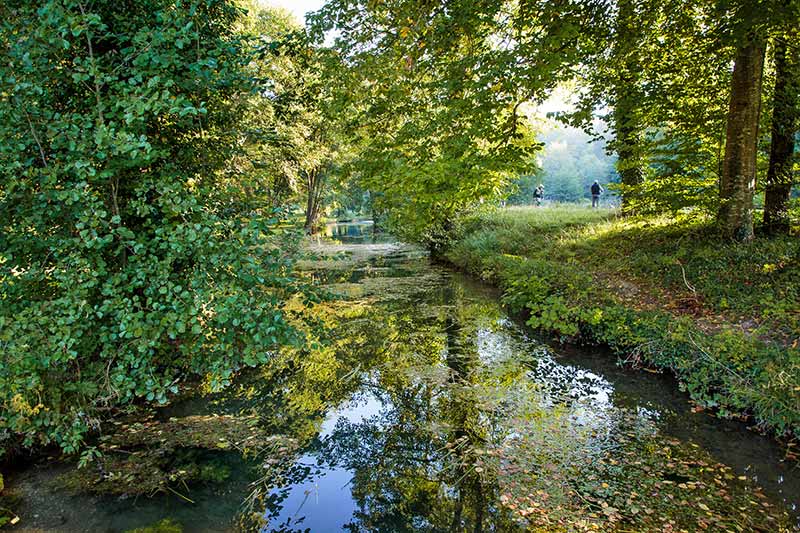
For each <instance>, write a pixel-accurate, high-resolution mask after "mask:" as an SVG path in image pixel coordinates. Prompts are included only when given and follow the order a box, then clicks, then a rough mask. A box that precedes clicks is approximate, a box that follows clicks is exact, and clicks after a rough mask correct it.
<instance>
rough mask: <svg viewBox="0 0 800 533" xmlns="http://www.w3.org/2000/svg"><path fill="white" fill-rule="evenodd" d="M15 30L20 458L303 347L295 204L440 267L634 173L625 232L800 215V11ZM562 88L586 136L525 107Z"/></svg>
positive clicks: (6, 329)
mask: <svg viewBox="0 0 800 533" xmlns="http://www.w3.org/2000/svg"><path fill="white" fill-rule="evenodd" d="M0 16H2V18H1V19H0V46H2V49H3V57H4V60H3V62H2V64H0V132H2V138H3V141H4V142H3V143H2V144H0V350H2V352H3V360H2V363H0V402H2V404H3V417H2V426H3V427H2V433H1V434H0V438H2V439H4V440H5V441H6V442H7V443H9V444H10V445H13V444H18V443H21V442H22V443H24V444H25V445H31V444H34V443H50V442H56V443H58V444H59V445H61V446H62V447H63V448H64V449H65V450H75V449H77V448H78V447H79V446H80V444H81V442H82V439H83V436H84V434H85V433H86V432H87V431H88V430H89V429H90V428H92V427H95V426H96V423H97V419H98V416H99V413H101V412H102V411H103V410H111V409H114V408H116V407H118V406H120V405H129V404H131V403H132V402H134V401H136V400H143V399H144V400H150V401H165V399H166V398H167V396H168V395H169V394H170V393H173V392H175V391H176V390H177V389H178V387H179V385H180V383H181V382H182V380H184V379H186V378H187V377H192V376H193V377H196V378H199V379H202V380H203V381H204V382H205V383H206V384H207V385H208V386H209V387H211V388H216V387H221V386H224V385H225V384H226V383H228V382H229V380H230V378H231V376H232V375H233V374H234V373H235V372H236V371H237V370H238V369H240V368H242V367H243V366H248V365H256V364H258V363H260V362H263V361H265V360H266V359H267V358H268V357H270V356H271V354H273V353H275V352H276V351H277V350H279V349H280V348H281V347H282V346H285V345H288V344H296V343H297V342H299V341H300V337H301V336H300V334H299V333H298V332H297V329H296V328H295V327H294V326H293V325H292V320H294V319H295V317H294V316H293V315H292V314H291V313H290V312H289V311H288V310H287V309H286V306H287V302H289V301H291V300H292V299H293V298H296V297H306V296H309V297H310V296H311V294H310V292H309V289H308V288H307V287H305V286H304V285H302V284H300V283H299V282H298V281H297V280H296V279H295V277H294V275H293V267H292V261H293V257H294V255H295V252H296V249H295V245H296V242H297V239H296V235H295V233H299V232H294V231H292V230H289V229H287V228H289V227H292V226H293V224H291V223H287V222H294V218H293V217H295V216H298V217H299V216H300V213H301V212H302V214H303V218H304V220H303V222H302V223H301V224H299V225H300V226H304V228H305V230H306V231H307V232H312V233H313V232H315V231H317V230H318V229H319V227H320V226H321V225H322V224H323V222H324V217H325V215H326V214H334V213H336V212H338V213H340V214H343V213H345V212H346V213H348V214H350V215H353V214H356V215H359V214H360V215H370V214H371V215H375V216H378V215H379V216H381V217H382V218H385V219H386V220H387V221H388V224H389V226H390V228H391V229H392V230H393V231H394V232H395V233H396V234H397V235H399V236H401V237H405V238H408V239H413V240H416V241H418V242H422V243H425V244H427V245H428V246H429V247H430V248H432V249H433V250H434V251H435V250H436V249H437V248H438V247H439V246H440V245H441V244H442V243H443V242H445V241H446V240H447V239H448V238H449V236H450V235H451V233H452V231H453V229H454V228H455V227H456V226H457V224H456V222H457V220H458V219H459V217H461V216H462V215H463V214H465V213H467V212H469V211H471V210H474V209H475V208H476V207H478V206H481V205H494V204H496V203H499V202H501V201H504V200H506V199H509V195H511V196H510V200H511V201H512V202H514V201H516V202H525V201H529V199H530V193H531V190H532V187H535V186H536V185H538V183H539V182H542V183H543V184H544V185H545V191H546V192H545V194H546V196H547V197H549V198H551V199H553V200H558V201H580V200H582V199H584V198H586V197H587V196H588V194H589V193H588V186H589V184H590V183H591V182H592V181H593V180H595V179H597V180H600V181H601V182H603V184H604V185H606V184H608V182H610V181H615V180H617V179H619V181H620V184H619V186H618V187H617V192H618V194H619V195H620V198H621V201H622V212H623V213H624V214H625V215H630V216H636V215H642V214H649V213H663V212H671V213H673V214H675V213H682V214H683V215H685V216H692V217H706V218H711V217H713V218H715V219H716V222H717V225H718V229H719V231H720V232H721V234H723V235H726V236H727V237H729V238H731V239H733V240H736V241H748V240H751V239H753V237H754V231H757V230H758V229H759V224H760V223H761V220H762V219H761V218H760V217H759V216H758V215H757V214H756V207H757V206H760V205H761V204H762V203H763V205H764V212H763V213H764V214H763V223H764V225H765V227H766V229H767V230H769V232H771V233H773V234H787V233H789V232H790V231H792V228H793V226H794V225H796V223H797V221H796V217H797V207H796V200H793V199H792V194H793V191H795V192H794V194H795V195H796V194H797V193H796V190H797V187H796V184H797V181H798V178H797V176H798V168H799V165H798V157H797V145H798V143H797V134H798V129H799V128H800V67H799V66H798V65H800V41H798V33H797V28H798V27H800V2H798V0H758V1H739V0H722V1H716V0H715V1H712V0H702V1H699V2H697V1H689V0H666V1H663V0H661V1H654V0H615V1H606V0H579V1H542V0H521V1H507V0H482V1H477V2H476V1H472V0H447V1H443V2H438V3H431V2H426V1H421V0H388V1H382V2H375V1H373V0H329V1H328V2H327V3H326V4H325V5H324V7H322V8H321V9H320V10H319V11H318V12H316V13H315V14H314V15H313V16H312V17H311V18H310V24H309V27H308V28H303V27H302V26H301V25H300V24H299V23H298V22H297V21H294V20H292V18H291V17H290V16H289V15H287V13H285V12H282V11H280V10H275V9H267V8H264V7H262V6H261V5H260V4H259V3H257V2H255V1H253V0H248V1H245V0H122V1H121V2H99V1H94V2H91V1H89V0H46V1H41V2H34V1H31V0H8V1H6V2H4V3H3V4H2V6H0ZM326 38H327V41H326ZM565 85H567V86H569V87H574V91H573V97H572V101H571V102H570V106H568V108H567V109H565V110H562V112H560V113H558V114H557V118H558V120H560V121H562V122H563V123H565V124H568V125H570V126H572V127H573V128H574V127H578V128H582V129H583V130H584V134H582V135H578V134H577V133H576V132H575V130H574V129H570V130H566V131H568V132H569V133H568V134H565V133H563V132H562V134H561V136H560V137H558V136H556V135H554V134H553V132H554V131H556V130H555V129H554V128H549V129H548V130H547V131H542V128H541V127H540V125H537V124H536V122H535V120H533V119H532V117H531V116H530V114H528V113H526V111H525V110H526V109H528V108H531V107H535V106H537V105H539V104H541V103H542V102H544V101H545V100H547V99H548V97H549V96H550V95H551V94H552V92H553V90H554V89H556V88H558V87H563V86H565ZM565 135H566V136H567V137H569V139H568V141H566V142H562V141H563V140H564V136H565ZM559 139H560V140H559ZM589 140H594V141H597V142H594V143H593V144H589V143H588V141H589ZM543 145H544V151H541V150H542V148H543ZM612 167H613V168H612ZM762 194H763V196H762ZM762 199H763V200H762ZM294 226H297V224H294ZM754 228H755V229H754Z"/></svg>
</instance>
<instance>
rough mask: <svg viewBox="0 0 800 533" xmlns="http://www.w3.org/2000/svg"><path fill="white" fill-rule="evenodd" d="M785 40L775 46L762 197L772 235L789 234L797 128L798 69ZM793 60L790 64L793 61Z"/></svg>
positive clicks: (766, 224) (798, 112)
mask: <svg viewBox="0 0 800 533" xmlns="http://www.w3.org/2000/svg"><path fill="white" fill-rule="evenodd" d="M785 38H786V37H784V38H781V39H778V40H777V42H776V43H775V95H774V96H773V103H772V143H771V144H770V151H769V169H768V170H767V183H766V188H765V194H764V226H765V228H766V230H767V232H769V233H772V234H780V233H783V234H787V233H789V213H788V209H787V208H788V204H789V195H790V193H791V191H792V181H793V180H792V155H793V154H794V134H795V130H796V129H797V125H798V117H799V116H800V109H798V105H800V102H798V92H800V68H798V62H797V61H796V57H790V56H789V53H788V52H787V49H786V41H785V40H784V39H785ZM793 60H794V61H793Z"/></svg>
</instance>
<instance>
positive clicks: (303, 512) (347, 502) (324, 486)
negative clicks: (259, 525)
mask: <svg viewBox="0 0 800 533" xmlns="http://www.w3.org/2000/svg"><path fill="white" fill-rule="evenodd" d="M299 462H300V463H303V464H306V465H309V466H310V467H311V468H312V470H313V468H315V464H316V461H315V459H314V458H313V457H312V456H308V455H304V456H303V457H301V458H300V460H299ZM352 478H353V474H352V472H350V471H349V470H346V469H344V468H326V469H324V470H323V471H322V472H321V473H320V474H319V475H318V476H315V475H312V476H310V477H309V478H308V479H306V480H305V481H304V482H303V483H299V484H297V485H293V486H292V487H291V489H290V490H289V493H288V495H287V497H286V499H285V500H284V501H283V503H282V509H281V513H280V514H279V515H278V517H276V518H274V519H273V520H271V521H270V529H267V530H266V531H274V530H275V529H278V528H280V527H281V526H287V525H288V526H290V527H291V528H294V529H289V531H293V530H297V531H303V530H305V529H306V528H309V529H310V530H311V531H315V532H322V531H341V530H342V529H343V526H344V525H345V524H347V523H348V522H349V521H350V519H351V518H352V516H353V511H355V507H356V505H355V502H354V501H353V498H352V497H351V495H350V480H351V479H352ZM287 529H288V528H287Z"/></svg>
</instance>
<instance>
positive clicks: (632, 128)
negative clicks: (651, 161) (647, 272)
mask: <svg viewBox="0 0 800 533" xmlns="http://www.w3.org/2000/svg"><path fill="white" fill-rule="evenodd" d="M618 5H619V12H618V13H617V21H616V26H617V36H616V39H615V49H614V52H613V53H614V56H615V58H616V61H617V62H618V67H617V68H618V69H619V71H618V79H617V81H616V82H615V85H614V112H613V118H614V133H615V138H614V142H613V147H614V150H615V151H616V152H617V164H616V168H617V173H618V174H619V176H620V181H621V182H622V185H623V188H622V213H623V214H633V207H632V206H631V205H630V201H629V199H628V198H627V196H628V194H627V193H628V192H629V191H630V188H631V187H635V186H637V185H640V184H641V183H642V181H643V180H644V169H643V163H642V159H643V158H642V152H643V149H642V142H643V135H642V125H641V120H640V118H639V106H640V102H639V99H640V96H641V95H640V94H639V90H638V84H639V70H640V65H639V63H640V61H639V52H638V50H637V47H638V46H639V44H640V43H639V38H640V35H641V31H640V29H639V27H638V25H637V24H638V23H637V17H636V12H635V8H634V4H633V2H632V1H631V0H621V1H620V2H619V3H618Z"/></svg>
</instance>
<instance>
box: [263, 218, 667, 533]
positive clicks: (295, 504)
mask: <svg viewBox="0 0 800 533" xmlns="http://www.w3.org/2000/svg"><path fill="white" fill-rule="evenodd" d="M369 229H371V228H369V227H368V226H364V225H346V226H345V225H340V226H338V227H334V228H329V230H332V231H329V233H328V234H329V235H331V234H332V236H333V238H334V239H337V240H340V241H341V242H345V243H346V242H352V243H361V242H365V241H367V242H369V238H370V236H369V235H368V233H367V231H365V230H369ZM390 259H391V260H390ZM407 259H408V258H407V257H406V258H405V260H404V256H403V254H402V253H398V254H397V257H395V256H392V257H391V258H388V257H383V260H385V261H386V262H387V263H386V264H391V265H392V266H393V267H394V269H395V270H393V272H394V274H393V275H395V276H400V277H398V278H397V283H396V284H395V285H398V284H400V282H401V281H405V283H406V285H411V286H412V287H415V288H416V291H414V290H412V291H410V294H412V295H414V298H420V299H421V300H422V302H425V301H426V298H427V296H429V295H432V294H435V293H436V292H437V291H436V290H435V289H436V287H437V286H439V285H441V286H446V285H449V284H450V283H452V281H451V279H450V278H449V277H447V276H441V273H438V272H437V273H435V274H434V275H433V276H432V277H433V278H435V279H433V280H432V281H428V282H426V284H424V287H423V284H421V283H420V282H421V280H420V279H417V278H415V277H414V269H410V270H409V271H408V272H400V271H399V270H397V268H398V267H399V266H400V265H403V264H405V263H406V261H407ZM384 270H385V269H376V270H375V272H374V273H373V275H375V276H377V277H381V276H382V275H386V274H387V273H386V272H385V271H384ZM425 272H426V273H427V274H429V275H430V274H433V272H432V270H431V269H430V268H428V269H427V270H426V271H425ZM406 276H407V277H406ZM404 277H405V280H403V278H404ZM356 280H357V281H362V283H364V282H368V281H370V280H369V279H367V280H362V279H361V276H359V277H357V278H355V279H354V280H353V281H356ZM428 283H429V284H428ZM415 284H416V285H415ZM379 288H380V290H376V291H374V292H375V294H376V295H378V297H379V299H380V300H382V301H383V302H384V303H388V302H390V301H393V300H392V295H393V292H397V291H396V290H395V291H393V290H392V289H396V287H395V286H391V287H383V286H380V287H379ZM400 292H401V293H402V295H403V296H404V298H403V299H402V301H403V302H405V301H408V303H409V304H410V305H414V310H413V311H410V312H411V313H412V314H414V313H416V316H417V318H421V317H422V316H423V315H421V314H420V313H424V310H425V309H429V310H430V309H437V310H438V309H439V308H433V307H426V304H425V303H423V304H420V305H418V302H414V303H412V302H411V300H410V295H409V294H406V293H405V292H404V291H400ZM423 293H424V294H425V295H426V296H424V297H423V296H420V294H423ZM463 297H464V299H465V300H464V301H459V302H457V305H458V304H460V305H462V307H463V306H465V305H469V304H468V303H467V300H468V299H469V296H463ZM407 298H408V300H407ZM476 302H477V303H478V304H482V303H484V301H483V300H481V299H477V300H476ZM434 304H438V302H434ZM450 304H451V302H447V305H450ZM494 309H496V307H495V308H494ZM437 314H438V313H433V316H436V315H437ZM490 317H491V318H490ZM495 317H496V314H493V313H492V312H490V313H489V314H488V315H487V314H486V313H480V316H474V317H470V318H467V319H466V320H465V319H464V317H463V316H461V317H459V316H458V314H457V313H456V315H455V320H457V322H458V326H457V329H458V330H459V331H460V332H461V334H466V335H465V336H463V337H461V340H460V342H463V340H464V339H467V342H468V343H472V346H463V348H466V349H467V350H474V351H476V352H477V356H478V357H477V360H478V361H479V366H482V367H483V368H493V367H495V366H503V365H519V366H521V367H522V368H521V370H522V372H521V373H520V377H519V378H518V379H519V383H518V384H516V385H515V386H519V387H520V389H519V390H520V391H527V392H528V393H530V392H533V394H535V401H536V402H538V405H540V406H541V407H542V408H543V409H544V410H545V411H548V410H555V409H557V408H559V407H561V408H565V409H566V414H567V416H566V417H565V418H564V419H562V420H563V421H564V423H565V424H566V425H567V426H571V427H573V428H577V427H580V428H581V430H582V431H583V433H581V434H582V435H584V436H585V438H586V439H587V440H586V444H587V445H592V444H593V443H594V444H596V443H598V442H599V443H601V444H603V443H609V442H611V441H613V435H614V434H615V433H616V432H617V431H619V430H622V431H627V430H631V429H637V430H641V429H642V428H644V427H647V428H648V432H653V431H656V429H655V426H654V425H652V424H648V422H655V421H659V420H661V419H662V418H663V415H662V412H661V411H659V410H657V409H655V408H653V407H651V404H649V403H648V402H644V405H643V404H642V402H641V401H639V400H635V399H634V402H633V403H630V400H631V398H630V397H628V394H627V393H625V392H623V393H622V396H624V397H627V401H623V402H621V403H623V404H625V403H627V405H628V406H627V407H622V406H621V405H615V404H614V400H615V387H614V385H613V384H612V383H611V382H610V381H609V380H608V379H606V378H605V377H603V376H602V375H599V374H597V373H595V372H592V371H590V370H588V369H586V368H581V367H580V366H573V365H569V364H562V363H560V362H559V361H558V360H557V359H556V357H555V356H554V354H553V353H552V352H551V351H550V350H549V349H548V348H547V347H546V346H544V345H542V344H541V343H539V342H538V341H535V340H532V339H529V338H528V337H527V336H526V334H525V332H524V330H523V329H522V328H521V327H519V326H518V325H516V324H515V323H514V322H512V321H511V320H509V319H508V318H507V317H502V318H500V319H498V320H494V319H493V318H495ZM442 326H443V327H444V324H443V325H442ZM438 333H439V334H441V335H444V334H445V331H444V329H442V330H441V331H439V332H438ZM397 341H398V342H403V341H404V339H398V340H397ZM473 353H475V352H473ZM441 355H442V360H441V361H439V362H438V363H437V364H434V365H433V366H429V367H428V368H425V369H417V370H418V371H419V373H418V374H417V375H416V376H411V378H410V380H411V382H412V383H414V384H415V385H419V384H420V383H427V384H428V385H429V386H431V387H434V388H436V389H440V390H439V391H435V392H436V393H434V394H431V395H430V397H429V398H428V402H429V403H428V404H427V406H426V409H429V410H431V412H433V411H435V410H436V409H438V405H437V403H438V400H437V396H438V392H442V391H444V389H445V388H446V387H448V386H449V382H448V381H447V380H441V381H439V380H438V379H436V377H437V370H442V371H445V370H446V366H445V365H446V357H447V349H446V348H445V349H444V350H443V351H442V354H441ZM376 372H380V370H379V369H373V370H372V372H367V373H366V374H364V375H363V376H362V378H363V379H365V385H364V387H363V388H362V392H359V393H356V395H355V396H354V398H351V399H350V400H349V401H347V402H345V403H344V404H342V405H340V406H339V407H338V408H336V409H335V410H333V411H331V412H330V413H329V414H328V416H327V417H326V418H325V420H324V421H323V423H322V425H321V427H320V434H319V437H320V439H322V440H323V441H329V440H330V439H334V440H335V439H338V438H340V437H342V436H343V435H342V434H340V432H339V431H338V427H337V423H340V422H348V423H349V424H350V425H354V424H359V423H374V424H387V422H386V420H385V415H386V413H387V412H391V411H392V410H393V409H401V406H393V405H391V404H390V403H388V397H389V396H388V395H384V394H381V393H378V392H373V391H375V390H377V389H378V387H379V386H380V385H379V383H380V381H381V380H380V376H379V375H376ZM430 378H433V379H432V380H431V379H430ZM623 390H624V389H623ZM616 399H617V402H618V403H620V398H619V397H617V398H616ZM623 415H625V416H623ZM628 415H630V416H628ZM478 416H479V420H481V423H485V424H486V425H487V426H491V425H493V423H492V420H491V419H492V418H495V419H496V418H499V416H502V415H500V413H495V412H492V410H491V409H489V410H488V411H486V412H481V413H479V414H478ZM501 425H502V424H501ZM342 426H344V424H342ZM384 429H387V430H389V429H390V428H389V427H387V428H384ZM504 430H505V432H506V433H505V435H504V436H503V437H501V438H503V439H508V440H516V439H522V438H524V439H528V438H531V434H530V433H529V428H525V427H520V426H516V427H515V426H514V424H509V425H507V426H505V428H504ZM540 437H541V438H547V435H546V434H543V435H539V436H536V435H533V439H534V440H536V439H537V438H540ZM357 442H358V446H359V451H362V447H363V454H362V460H363V462H365V463H367V464H371V463H370V461H375V462H378V461H381V460H382V459H383V458H382V457H369V456H364V454H369V453H370V451H371V450H370V449H369V447H368V446H367V447H365V446H364V444H363V443H361V442H360V441H357ZM584 451H588V452H589V453H591V451H589V450H584ZM315 453H316V452H313V451H311V452H307V454H306V455H304V456H302V458H301V459H300V461H301V462H302V463H303V464H305V465H308V466H309V467H310V468H311V473H310V474H309V475H307V476H305V478H304V479H303V481H302V482H299V483H298V484H296V485H293V486H290V487H286V488H284V490H286V491H288V492H287V493H286V498H285V500H284V501H283V502H282V509H281V511H280V514H279V516H278V517H277V518H276V519H274V520H273V521H272V522H271V526H272V527H275V528H280V526H281V524H287V523H288V524H291V529H283V528H282V529H279V530H280V531H304V530H305V529H309V530H310V531H312V532H326V531H340V530H342V528H343V526H344V525H345V524H348V523H349V522H351V520H354V513H355V512H357V511H358V509H356V503H355V502H354V501H353V496H352V494H351V485H350V484H351V482H352V481H353V472H352V471H350V470H347V469H345V468H342V467H338V466H333V465H331V464H329V463H325V464H318V463H323V461H322V459H319V458H318V457H317V456H316V454H315ZM564 459H567V458H566V457H565V458H564ZM328 460H330V459H328ZM333 461H334V462H336V458H334V459H333ZM440 466H441V465H440ZM429 467H431V468H433V466H432V465H429ZM431 474H432V477H433V478H435V473H431ZM443 489H444V490H447V489H446V487H443ZM420 518H421V517H420ZM300 519H303V520H302V521H301V522H297V521H298V520H300Z"/></svg>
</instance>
